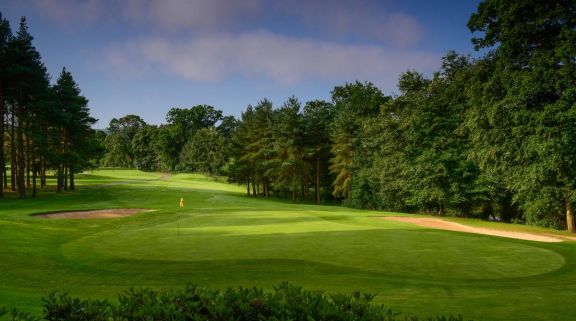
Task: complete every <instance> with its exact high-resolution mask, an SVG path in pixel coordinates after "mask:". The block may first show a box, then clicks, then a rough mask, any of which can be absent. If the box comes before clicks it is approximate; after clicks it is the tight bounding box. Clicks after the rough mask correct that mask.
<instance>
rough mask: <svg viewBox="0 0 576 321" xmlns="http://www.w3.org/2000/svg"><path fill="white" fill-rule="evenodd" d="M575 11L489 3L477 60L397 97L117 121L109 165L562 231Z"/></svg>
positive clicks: (449, 66) (574, 186)
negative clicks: (151, 121)
mask: <svg viewBox="0 0 576 321" xmlns="http://www.w3.org/2000/svg"><path fill="white" fill-rule="evenodd" d="M575 12H576V5H575V4H574V3H573V2H570V1H561V0H556V1H536V0H533V1H522V2H520V3H515V4H514V5H510V4H507V3H506V1H504V0H486V1H484V2H482V3H481V4H480V5H479V7H478V10H477V12H476V13H474V14H473V15H472V16H471V18H470V20H469V23H468V27H469V29H470V30H471V31H472V32H474V33H475V36H476V37H474V38H473V39H472V42H473V44H474V45H475V47H476V49H477V50H481V49H483V50H484V52H485V54H484V55H483V56H481V57H479V58H475V59H472V58H470V57H469V56H465V55H460V54H457V53H455V52H449V53H447V54H446V55H445V56H444V57H443V59H442V65H441V68H440V69H439V70H438V71H437V72H435V73H433V74H432V75H431V76H429V77H427V76H425V75H423V74H421V73H419V72H417V71H414V70H410V71H407V72H405V73H403V74H402V75H401V76H400V79H399V81H398V91H399V92H398V94H396V95H394V96H386V95H384V94H383V93H382V92H381V91H380V90H379V89H378V88H377V87H376V86H374V85H373V84H371V83H368V82H364V83H362V82H354V83H348V84H345V85H343V86H336V87H335V88H334V89H333V90H332V92H331V101H321V100H315V101H309V102H306V103H301V102H300V101H298V99H297V98H295V97H290V98H289V99H288V100H287V101H286V102H285V103H284V104H282V105H281V106H280V107H278V108H274V107H273V106H272V103H271V102H270V101H269V100H266V99H264V100H262V101H260V102H258V103H257V104H256V105H254V106H251V105H250V106H248V107H247V108H246V109H245V111H244V112H243V113H242V115H241V117H240V119H235V118H234V117H231V116H226V117H224V116H223V115H222V112H221V111H219V110H217V109H215V108H214V107H211V106H206V105H199V106H195V107H192V108H189V109H185V108H174V109H172V110H170V112H169V113H168V115H167V124H165V125H161V126H153V125H147V124H145V123H144V121H143V120H142V119H140V118H139V117H138V116H135V115H129V116H126V117H124V118H121V119H115V120H113V121H112V122H111V123H110V128H109V129H108V136H107V137H106V138H105V142H106V144H105V145H106V146H107V148H108V151H109V152H108V153H107V155H106V157H105V158H104V160H103V164H104V165H108V166H126V167H136V168H140V169H145V170H181V171H203V172H208V173H213V174H221V175H226V176H228V177H229V178H230V179H231V180H234V181H236V182H239V183H242V184H244V185H245V186H246V193H247V194H248V195H252V196H263V197H269V196H271V195H273V196H277V197H285V198H288V199H291V200H293V201H295V200H315V201H316V202H318V203H321V202H322V201H323V200H325V201H326V200H330V199H332V200H341V201H342V202H343V203H344V204H345V205H348V206H352V207H358V208H369V209H378V210H394V211H405V212H419V213H430V214H434V215H461V216H475V217H481V218H485V219H493V220H501V221H506V222H511V221H516V222H525V223H528V224H534V225H540V226H548V227H555V228H565V229H566V228H567V229H568V230H569V231H571V232H574V231H575V226H574V212H573V205H574V202H575V201H576V193H575V191H576V179H575V177H576V166H575V164H576V163H575V159H576V149H575V148H574V146H575V143H576V91H575V90H576V89H575V88H576V60H575V57H576V46H574V43H576V15H575Z"/></svg>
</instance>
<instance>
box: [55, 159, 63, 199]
mask: <svg viewBox="0 0 576 321" xmlns="http://www.w3.org/2000/svg"><path fill="white" fill-rule="evenodd" d="M62 175H63V172H62V165H58V173H57V174H56V193H60V192H62V186H63V184H62V183H63V182H64V179H63V178H62Z"/></svg>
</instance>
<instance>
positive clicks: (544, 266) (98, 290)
mask: <svg viewBox="0 0 576 321" xmlns="http://www.w3.org/2000/svg"><path fill="white" fill-rule="evenodd" d="M78 183H79V190H78V191H77V192H75V193H64V194H62V195H55V194H53V193H42V194H41V195H40V197H39V198H38V199H34V200H32V199H31V200H26V201H20V200H17V199H15V198H14V197H13V196H11V195H9V196H8V197H7V199H5V200H1V201H0V302H1V303H2V304H3V305H5V306H9V307H18V308H22V309H26V310H29V311H34V312H36V313H39V312H40V311H41V300H40V298H41V297H42V296H43V295H45V294H47V293H48V292H50V291H53V290H59V291H65V292H70V293H71V294H74V295H79V296H83V297H91V298H112V299H113V298H114V297H115V296H116V294H117V293H119V292H120V291H122V290H125V289H127V288H128V287H132V286H136V287H152V288H156V289H166V288H179V287H181V286H182V285H183V284H184V283H185V282H186V281H192V282H194V283H197V284H199V285H202V286H207V287H217V288H225V287H227V286H237V285H244V286H252V285H255V286H259V287H264V288H271V287H272V286H273V285H275V284H278V283H279V282H281V281H289V282H291V283H293V284H297V285H302V286H305V287H307V288H311V289H325V290H327V291H333V292H351V291H354V290H360V291H363V292H372V293H376V294H377V295H378V296H377V298H376V300H377V301H378V302H382V303H384V304H386V305H387V306H388V307H390V308H392V309H394V310H396V311H402V312H405V313H410V314H418V315H430V314H439V313H452V314H463V315H464V316H466V317H467V318H474V319H476V320H571V319H575V318H576V309H574V307H573V302H574V299H575V298H576V282H574V280H575V279H576V257H575V254H576V245H575V244H576V243H575V242H563V243H540V242H531V241H521V240H514V239H506V238H498V237H491V236H483V235H476V234H465V233H458V232H450V231H440V230H431V229H426V228H421V227H417V226H414V225H411V224H407V223H400V222H393V221H384V220H381V219H378V218H377V217H376V216H381V215H386V213H379V212H370V211H359V210H352V209H347V208H342V207H335V206H314V205H298V204H290V203H287V202H285V201H279V200H264V199H254V198H249V197H247V196H244V194H243V191H244V189H243V188H242V187H239V186H235V185H230V184H223V183H221V182H217V181H215V180H214V179H212V178H209V177H205V176H202V175H198V174H178V175H173V176H166V175H163V174H160V173H141V172H137V171H127V170H114V171H112V170H105V171H94V172H93V173H90V174H87V175H81V176H80V177H79V178H78ZM180 197H184V198H185V201H186V207H185V208H184V209H183V210H179V208H178V202H179V200H180ZM100 208H148V209H151V210H154V211H149V212H144V213H140V214H138V215H135V216H132V217H126V218H119V219H101V220H55V219H41V218H37V217H32V216H30V215H31V214H34V213H39V212H50V211H56V210H80V209H100ZM468 222H469V221H465V223H468ZM472 225H482V226H488V227H494V226H497V227H498V228H502V225H497V223H484V222H472ZM178 226H180V234H178ZM531 231H533V232H534V231H535V232H538V231H542V232H546V233H547V232H548V231H547V230H538V229H531Z"/></svg>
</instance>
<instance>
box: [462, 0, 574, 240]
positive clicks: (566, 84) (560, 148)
mask: <svg viewBox="0 0 576 321" xmlns="http://www.w3.org/2000/svg"><path fill="white" fill-rule="evenodd" d="M575 9H576V4H575V3H574V2H572V1H535V0H530V1H521V2H517V3H514V4H511V5H510V4H509V3H508V2H507V1H503V0H487V1H484V2H482V3H481V4H480V5H479V7H478V11H477V12H476V13H475V14H474V15H473V16H472V17H471V18H470V21H469V23H468V26H469V28H470V30H471V31H473V32H480V33H481V37H477V38H474V39H473V42H474V44H475V45H476V48H477V49H480V48H491V49H493V52H492V53H491V54H489V55H486V57H484V58H483V59H482V60H481V61H480V62H479V63H478V64H477V66H476V68H475V70H474V75H475V77H474V83H473V84H472V86H470V89H471V90H470V101H471V106H473V109H472V110H471V112H470V113H469V116H468V117H467V121H466V127H467V128H468V130H469V131H470V137H471V141H472V144H473V145H474V153H473V154H472V156H473V157H474V159H475V160H476V161H477V162H478V163H479V164H480V165H481V167H482V169H483V170H484V171H488V172H494V173H497V174H498V175H500V176H501V178H502V181H503V183H504V185H505V187H506V188H507V189H509V190H511V191H513V192H514V199H513V200H514V201H515V203H517V204H518V205H519V207H521V208H522V209H524V213H525V216H526V221H527V222H533V223H534V222H538V224H544V225H551V226H554V225H557V224H558V221H557V219H556V218H557V217H558V214H557V213H558V209H559V208H562V207H564V211H565V213H566V217H565V219H564V226H567V228H568V230H570V231H572V232H576V226H575V225H574V215H573V214H572V213H573V212H572V208H573V206H574V202H575V201H576V199H575V195H576V192H575V191H576V184H575V181H574V177H575V176H576V167H575V166H574V159H575V158H576V149H575V148H574V141H576V130H574V126H573V124H574V123H576V109H575V108H576V107H575V106H576V95H575V94H574V93H575V91H574V81H576V62H575V61H574V56H575V55H576V47H575V46H574V42H575V40H576V19H575V18H574V12H575ZM553 204H555V205H553ZM544 217H547V219H546V220H545V221H546V222H543V221H542V220H543V218H544Z"/></svg>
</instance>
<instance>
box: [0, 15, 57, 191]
mask: <svg viewBox="0 0 576 321" xmlns="http://www.w3.org/2000/svg"><path fill="white" fill-rule="evenodd" d="M32 40H33V37H32V35H31V34H30V33H29V32H28V25H27V23H26V18H24V17H22V19H21V20H20V27H19V29H18V32H17V34H16V37H14V38H13V39H12V41H10V43H9V45H8V50H7V56H8V59H7V61H9V66H8V68H7V75H8V77H10V87H9V88H10V92H11V93H10V95H11V96H12V97H14V102H13V108H12V110H13V112H12V119H13V121H12V123H13V126H16V130H15V145H16V146H15V147H16V153H15V155H13V156H14V158H13V159H12V165H13V166H15V167H16V185H17V187H18V193H19V195H20V198H26V185H25V176H26V163H27V160H26V149H27V146H26V144H25V142H26V140H25V137H26V134H27V133H26V132H27V131H28V130H29V129H30V128H31V126H32V121H31V117H33V116H34V115H35V114H34V113H33V110H31V109H30V108H31V104H34V100H35V99H38V98H39V97H40V96H41V95H42V93H44V92H45V91H46V90H47V88H48V74H47V72H46V68H45V67H44V64H43V63H42V61H41V57H40V53H38V51H36V48H35V47H34V46H33V45H32ZM14 120H15V121H14Z"/></svg>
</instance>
